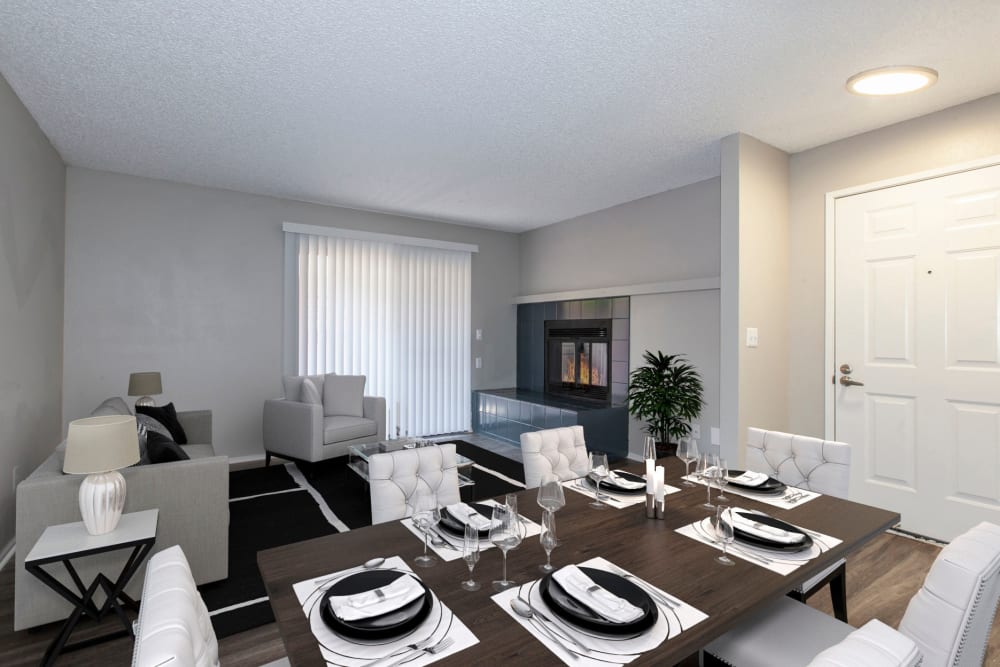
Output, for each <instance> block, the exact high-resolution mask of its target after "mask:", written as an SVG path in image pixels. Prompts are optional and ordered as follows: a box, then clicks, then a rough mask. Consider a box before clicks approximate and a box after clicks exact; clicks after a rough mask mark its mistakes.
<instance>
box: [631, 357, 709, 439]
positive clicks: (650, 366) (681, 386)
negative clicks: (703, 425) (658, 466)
mask: <svg viewBox="0 0 1000 667" xmlns="http://www.w3.org/2000/svg"><path fill="white" fill-rule="evenodd" d="M643 359H644V360H645V361H646V365H645V366H641V367H639V368H636V369H635V370H634V371H632V373H631V374H630V375H629V383H628V394H627V397H628V411H629V413H630V414H631V415H632V416H634V417H636V418H637V419H641V420H642V421H644V422H646V433H648V434H649V435H651V436H653V438H654V439H655V440H656V455H657V456H658V457H659V456H671V455H673V454H676V452H677V439H678V438H682V437H684V436H686V435H688V434H689V433H691V420H692V419H695V418H696V417H697V416H698V415H699V414H701V408H702V406H703V405H704V404H705V402H704V400H702V391H703V387H702V383H701V376H700V375H699V374H698V371H697V370H696V369H695V367H694V366H692V365H691V364H689V363H687V362H686V361H685V359H684V355H683V354H663V353H662V352H656V353H655V354H654V353H653V352H650V351H649V350H646V353H645V354H644V355H643Z"/></svg>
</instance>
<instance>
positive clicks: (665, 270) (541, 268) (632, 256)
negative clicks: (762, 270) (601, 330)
mask: <svg viewBox="0 0 1000 667" xmlns="http://www.w3.org/2000/svg"><path fill="white" fill-rule="evenodd" d="M717 275H719V179H718V178H712V179H709V180H707V181H701V182H699V183H694V184H692V185H687V186H685V187H683V188H677V189H676V190H669V191H667V192H662V193H660V194H657V195H653V196H651V197H644V198H643V199H637V200H635V201H631V202H628V203H625V204H620V205H618V206H613V207H611V208H608V209H604V210H602V211H596V212H594V213H589V214H587V215H583V216H580V217H578V218H573V219H571V220H565V221H563V222H558V223H556V224H554V225H548V226H547V227H542V228H540V229H536V230H533V231H530V232H525V233H523V234H521V294H522V295H529V294H544V293H547V292H560V291H563V290H578V289H588V288H595V287H615V286H618V285H637V284H640V283H653V282H661V281H669V280H685V279H688V278H709V277H715V276H717Z"/></svg>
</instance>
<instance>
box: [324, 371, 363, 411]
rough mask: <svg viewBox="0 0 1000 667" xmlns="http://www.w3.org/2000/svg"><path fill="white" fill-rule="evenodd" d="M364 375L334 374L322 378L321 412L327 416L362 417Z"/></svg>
mask: <svg viewBox="0 0 1000 667" xmlns="http://www.w3.org/2000/svg"><path fill="white" fill-rule="evenodd" d="M364 396H365V376H364V375H336V374H334V373H330V374H329V375H326V376H325V377H324V378H323V414H324V415H326V416H327V417H341V416H343V417H364V416H365V412H364Z"/></svg>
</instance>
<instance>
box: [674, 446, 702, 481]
mask: <svg viewBox="0 0 1000 667" xmlns="http://www.w3.org/2000/svg"><path fill="white" fill-rule="evenodd" d="M677 458H679V459H680V460H681V461H684V476H685V477H690V476H691V464H692V463H694V462H695V461H697V460H698V445H697V444H695V441H694V438H680V439H679V440H678V441H677ZM682 484H683V486H697V484H695V483H694V482H692V481H689V480H686V479H685V480H684V481H683V483H682Z"/></svg>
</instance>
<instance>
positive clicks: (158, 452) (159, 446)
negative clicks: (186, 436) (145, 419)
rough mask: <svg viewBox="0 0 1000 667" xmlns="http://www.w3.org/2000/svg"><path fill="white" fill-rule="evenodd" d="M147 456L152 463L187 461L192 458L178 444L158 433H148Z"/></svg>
mask: <svg viewBox="0 0 1000 667" xmlns="http://www.w3.org/2000/svg"><path fill="white" fill-rule="evenodd" d="M146 455H147V456H148V457H149V462H150V463H170V462H171V461H187V460H188V459H190V458H191V457H190V456H188V453H187V452H185V451H184V448H183V447H181V446H180V445H178V444H177V443H176V442H174V441H173V440H171V439H170V438H168V437H167V436H165V435H163V434H162V433H157V432H156V431H149V432H148V433H146Z"/></svg>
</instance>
